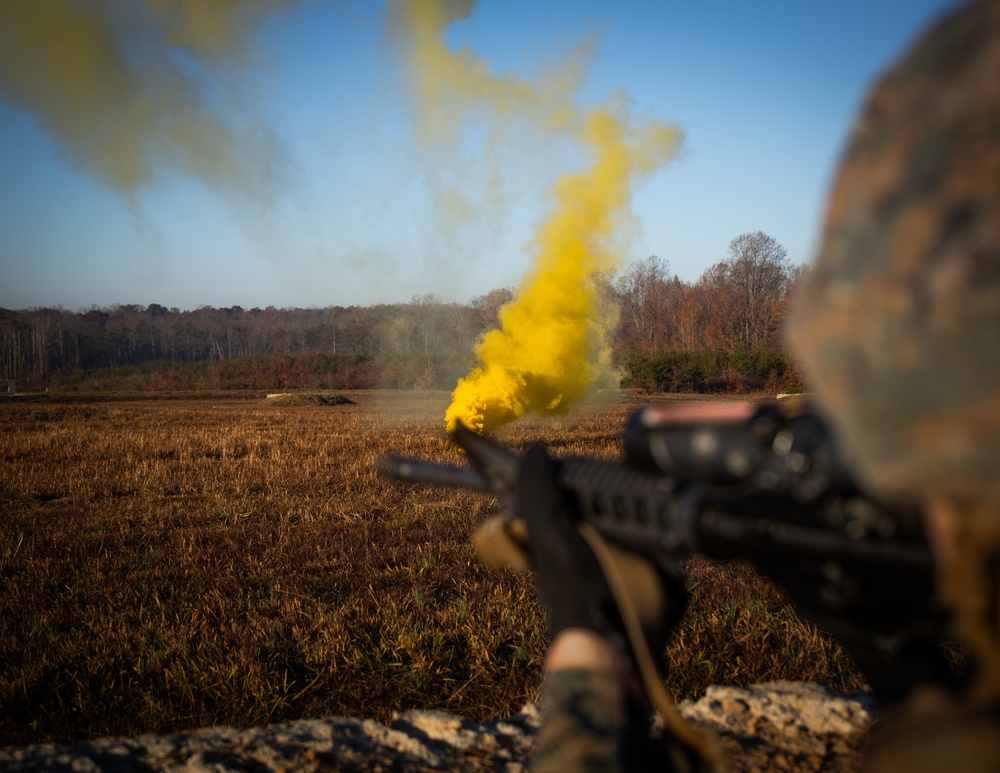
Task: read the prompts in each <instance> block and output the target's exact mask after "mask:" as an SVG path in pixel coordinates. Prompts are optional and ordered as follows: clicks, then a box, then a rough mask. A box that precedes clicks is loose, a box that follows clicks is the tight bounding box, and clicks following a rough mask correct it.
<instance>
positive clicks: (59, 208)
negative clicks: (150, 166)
mask: <svg viewBox="0 0 1000 773" xmlns="http://www.w3.org/2000/svg"><path fill="white" fill-rule="evenodd" d="M952 5H953V3H951V2H942V1H941V0H905V1H904V0H891V1H884V2H879V0H868V1H867V2H860V0H842V1H841V2H837V3H833V2H822V1H820V0H816V1H815V2H802V1H801V0H799V1H798V2H783V1H782V2H771V3H748V2H735V1H730V2H721V1H720V2H716V3H694V2H689V3H683V4H682V3H676V2H669V1H666V0H664V1H662V2H616V3H610V2H588V1H585V0H577V1H576V2H563V1H562V0H536V1H535V2H522V0H503V1H502V2H501V1H500V0H480V2H479V3H478V5H477V6H476V8H475V10H474V11H473V14H472V16H471V17H470V18H469V19H467V20H464V21H460V22H456V23H455V24H454V25H452V27H451V28H450V29H449V32H448V37H447V40H448V42H449V44H450V45H451V46H454V47H459V46H466V47H469V48H471V49H472V50H473V51H474V52H475V53H476V55H477V56H479V57H480V58H481V59H483V60H484V61H485V62H487V63H488V64H489V66H490V67H491V68H492V70H493V71H494V72H498V73H502V72H513V73H516V74H518V75H519V76H522V77H530V76H531V75H532V74H533V73H535V72H537V71H538V68H539V67H541V66H544V64H545V63H551V62H557V61H559V60H560V58H561V57H563V56H565V55H566V54H567V53H568V52H570V51H572V50H573V48H574V46H576V45H577V44H579V43H580V42H581V41H583V40H587V39H591V40H592V41H593V44H594V49H593V54H592V56H591V59H590V61H589V65H588V68H587V74H586V78H585V80H584V82H583V84H582V87H581V89H580V92H579V94H578V97H577V98H578V100H579V102H580V103H582V104H584V105H597V104H599V103H601V102H603V101H605V100H607V99H609V98H610V97H611V96H612V95H616V94H621V93H622V92H624V93H625V94H627V95H628V99H629V100H630V101H629V104H630V108H631V110H632V112H633V114H635V115H637V116H640V117H648V118H655V119H658V120H662V121H666V122H669V123H672V124H676V125H677V126H679V127H680V128H681V129H682V130H683V132H684V135H685V139H684V143H683V145H682V148H681V151H680V153H679V155H678V157H677V158H676V159H675V160H673V161H672V162H671V163H669V164H668V165H667V166H665V167H663V168H662V169H660V170H659V171H657V172H655V173H654V174H652V175H651V176H650V177H648V178H646V179H644V180H642V181H641V182H640V183H639V184H638V185H637V187H636V190H635V195H634V200H633V214H634V218H633V221H632V223H631V227H630V228H629V230H628V232H627V234H626V236H627V238H624V239H623V240H622V255H621V259H622V265H623V266H626V265H627V264H628V263H629V262H630V261H632V260H636V259H641V258H644V257H646V256H648V255H652V254H655V255H658V256H660V257H661V258H664V259H666V260H667V261H669V263H670V268H671V270H672V271H673V272H674V273H676V274H677V275H678V276H680V278H681V279H684V280H687V281H694V280H696V279H697V278H698V277H699V276H700V275H701V274H702V272H703V271H705V269H707V268H708V267H710V266H711V265H712V264H714V263H716V262H717V261H719V260H721V259H723V258H725V257H726V247H727V245H728V244H729V242H730V240H732V239H733V238H734V237H735V236H737V235H738V234H740V233H742V232H745V231H751V230H756V229H762V230H764V231H766V232H767V233H769V234H770V235H771V236H773V237H774V238H775V239H777V240H778V241H779V242H780V243H781V244H782V245H783V246H784V247H785V248H786V249H787V251H788V255H789V258H790V259H791V260H792V261H793V262H794V263H806V262H809V260H810V259H811V257H812V254H813V251H814V249H815V245H816V242H817V238H818V234H819V230H820V226H821V222H822V211H823V201H824V199H825V196H826V192H827V189H828V187H829V185H830V182H831V177H832V174H833V171H834V169H835V167H836V163H837V159H838V157H839V154H840V152H841V150H842V148H843V146H844V142H845V140H846V138H847V134H848V131H849V128H850V125H851V122H852V120H853V117H854V115H855V113H856V112H857V110H858V108H859V106H860V104H861V100H862V98H863V95H864V93H865V91H866V90H867V87H868V85H869V84H870V82H871V80H872V78H873V77H874V76H876V75H877V74H878V73H879V72H881V71H882V70H883V69H884V68H885V67H886V66H888V65H889V64H890V63H891V62H892V61H893V60H894V59H895V58H896V57H897V56H898V55H899V54H900V53H901V52H902V51H903V50H904V49H905V46H906V45H907V44H908V42H909V41H911V40H912V38H913V36H914V35H915V34H916V33H917V32H918V31H919V30H921V29H923V28H924V27H925V26H926V25H927V24H928V23H929V22H930V21H931V20H933V19H934V18H936V17H937V16H938V15H939V14H940V13H941V12H942V11H943V10H945V9H947V8H949V7H950V6H952ZM252 43H253V45H252V46H251V47H250V48H249V49H248V53H247V56H246V57H245V61H244V62H243V63H242V66H241V67H239V68H229V69H228V70H227V71H226V82H225V84H224V89H225V93H226V95H227V98H230V99H232V100H233V103H234V104H236V105H238V108H234V109H238V111H239V116H240V117H239V120H240V121H243V116H244V115H245V116H246V124H247V125H248V126H250V127H264V129H266V131H268V132H269V133H270V137H271V140H272V141H271V142H270V143H269V144H268V145H267V151H266V152H267V153H268V155H269V158H268V163H269V169H270V170H271V172H272V175H273V177H272V178H271V179H269V181H268V183H267V185H265V186H263V187H262V188H261V189H260V190H255V191H253V192H248V191H243V190H234V189H232V188H225V187H222V188H220V187H218V186H215V187H213V186H210V185H206V184H205V183H204V182H203V181H202V180H201V179H199V178H198V177H197V176H192V175H190V174H186V173H184V172H183V170H179V169H177V168H171V167H170V166H166V165H163V166H158V167H157V168H156V170H155V171H156V173H155V175H154V176H153V178H152V180H151V181H149V182H148V183H147V184H144V185H143V186H141V187H140V188H138V189H137V190H136V191H134V192H122V191H120V190H118V189H115V188H113V187H111V186H110V185H108V184H107V183H106V182H104V181H103V180H102V179H100V178H98V177H96V176H95V175H93V174H92V173H91V172H90V171H88V169H87V168H84V167H81V165H80V163H79V162H78V161H77V159H76V158H75V157H74V156H73V154H72V153H71V152H69V151H67V149H66V148H65V147H62V146H61V145H60V144H58V143H57V142H55V141H53V139H52V138H51V137H50V136H49V135H47V134H45V133H43V132H42V131H41V130H40V129H39V128H38V125H37V122H36V119H35V117H34V116H33V115H32V114H31V113H29V112H28V111H26V110H25V109H23V108H21V107H19V106H17V105H15V104H13V103H11V102H0V139H2V142H0V268H2V278H0V306H2V307H5V308H16V309H20V308H30V307H36V306H62V307H64V308H68V309H85V308H89V307H90V306H92V305H96V306H110V305H113V304H117V303H137V304H143V305H146V304H150V303H159V304H162V305H164V306H168V307H178V308H181V309H193V308H197V307H199V306H203V305H211V306H231V305H240V306H243V307H244V308H250V307H253V306H260V307H264V306H269V305H271V306H278V307H309V306H317V307H322V306H328V305H352V304H357V305H368V304H373V303H382V302H387V303H392V302H405V301H409V300H410V299H411V298H412V297H414V296H416V295H424V294H428V293H433V294H436V295H438V296H439V297H441V298H442V299H444V300H446V301H460V302H464V301H467V300H469V299H470V298H472V297H473V296H476V295H480V294H483V293H486V292H488V291H489V290H490V289H493V288H495V287H501V286H513V285H516V284H517V281H518V279H519V278H520V276H521V275H522V273H523V272H524V271H525V269H526V268H527V266H528V264H529V261H530V255H529V253H528V251H527V250H526V249H525V246H524V245H525V244H526V243H527V242H528V241H529V240H530V239H531V237H532V235H533V233H534V232H535V230H536V228H537V227H538V225H539V224H540V223H541V221H542V220H543V218H544V217H545V215H546V213H547V211H548V210H549V208H550V206H551V200H550V190H551V187H552V185H553V183H554V181H555V179H556V178H557V176H558V175H559V174H561V173H564V172H576V171H579V169H580V167H581V165H582V156H581V153H580V151H579V149H578V148H574V147H573V146H571V145H568V144H566V143H559V142H556V141H553V140H551V139H543V138H538V137H535V136H532V135H531V134H530V133H525V134H523V135H515V136H514V137H513V138H512V139H510V141H509V142H507V143H505V144H504V145H503V146H501V147H499V148H492V149H489V150H485V149H484V148H483V146H482V145H481V144H480V140H481V139H482V135H483V130H482V127H478V130H477V126H476V125H475V124H474V123H473V125H472V126H471V127H466V128H467V129H469V130H468V131H465V132H463V133H461V134H460V135H459V136H458V138H457V139H456V144H455V145H454V146H453V147H451V148H448V149H444V150H442V149H441V148H427V147H424V146H422V145H421V144H420V143H419V142H416V141H415V139H414V133H413V126H414V122H413V116H412V112H411V110H410V102H409V98H408V97H407V95H406V94H405V90H404V87H403V84H402V78H401V76H400V73H401V70H400V68H401V65H400V62H399V61H398V60H396V59H394V58H393V57H392V56H391V54H390V52H389V50H388V47H387V45H386V42H385V38H384V34H383V11H382V8H381V6H380V4H378V3H375V2H368V1H366V0H353V1H352V0H345V1H343V2H325V1H324V2H321V1H317V2H311V3H305V4H303V5H300V6H296V7H294V8H293V9H292V10H290V11H288V12H285V13H282V14H281V15H279V16H275V17H273V18H270V19H268V20H266V21H265V22H264V24H263V25H262V26H261V27H260V28H259V30H257V31H256V33H255V35H254V38H253V41H252ZM202 85H203V86H204V88H205V89H206V93H208V94H216V93H221V89H222V88H223V87H219V88H218V89H217V87H216V85H215V84H212V83H210V82H205V83H203V84H202ZM234 95H235V96H234ZM261 152H262V151H261V150H260V148H259V147H257V146H255V147H254V149H253V155H250V154H248V155H247V157H246V158H247V163H248V164H254V163H257V162H260V161H261V159H260V158H259V156H260V154H261ZM442 181H446V182H455V181H457V182H458V183H460V184H461V185H462V186H463V190H464V191H465V193H466V194H467V202H468V203H469V204H471V207H469V209H468V210H467V211H465V212H464V214H463V216H462V217H457V216H456V215H454V214H453V213H451V214H449V213H446V212H443V211H442V209H441V207H440V198H439V197H438V196H437V195H436V193H435V191H436V190H437V188H438V186H439V185H440V184H441V183H442Z"/></svg>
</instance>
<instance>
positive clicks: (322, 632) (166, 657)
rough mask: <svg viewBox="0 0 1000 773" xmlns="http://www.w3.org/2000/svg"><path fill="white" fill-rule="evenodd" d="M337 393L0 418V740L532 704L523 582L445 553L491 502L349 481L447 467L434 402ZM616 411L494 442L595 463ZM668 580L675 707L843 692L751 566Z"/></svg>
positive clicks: (75, 406) (466, 551) (423, 397)
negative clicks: (415, 464)
mask: <svg viewBox="0 0 1000 773" xmlns="http://www.w3.org/2000/svg"><path fill="white" fill-rule="evenodd" d="M347 396H349V397H350V398H351V399H353V400H354V401H355V402H356V404H354V405H305V406H297V405H287V404H286V405H276V404H274V402H275V401H267V400H265V399H263V395H262V394H249V393H244V394H222V393H219V394H204V395H197V396H193V395H177V394H174V395H163V396H159V397H157V396H150V397H148V398H145V399H135V397H134V396H133V397H132V398H130V399H125V396H115V395H94V396H89V397H86V398H82V397H60V396H58V395H44V396H38V397H36V398H7V399H2V400H0V745H13V744H25V743H34V742H41V741H46V740H57V741H65V740H71V739H82V738H87V737H93V736H98V735H108V734H136V733H144V732H159V731H167V730H180V729H185V728H194V727H199V726H205V725H212V724H231V725H237V726H249V725H256V724H262V723H267V722H275V721H279V720H287V719H293V718H299V717H312V716H327V715H353V716H368V717H374V718H377V719H381V720H386V719H388V718H389V717H390V716H391V714H392V712H393V711H398V710H404V709H409V708H422V707H434V708H441V709H445V710H448V711H452V712H455V713H458V714H462V715H464V716H466V717H468V718H470V719H484V718H495V717H500V716H504V715H508V714H510V713H512V712H514V711H516V710H517V709H518V708H520V706H521V705H522V703H523V702H524V701H526V700H531V699H534V698H535V697H536V695H537V691H538V687H539V680H540V664H541V659H542V656H543V652H544V646H545V638H544V620H543V617H542V615H543V612H542V609H541V607H540V606H539V604H538V602H537V600H536V597H535V593H534V590H533V586H532V584H531V582H530V578H529V577H527V576H525V575H522V574H518V573H515V572H513V571H493V570H487V569H485V568H483V567H482V566H481V565H480V564H479V563H478V561H477V559H476V557H475V555H474V553H473V552H472V550H471V548H470V547H469V544H468V535H469V533H470V532H471V530H472V529H473V528H474V526H475V525H476V524H477V523H478V522H480V521H481V520H482V519H483V518H485V517H486V516H487V515H488V514H489V513H490V512H491V511H492V508H493V507H494V503H492V502H491V501H490V500H489V499H488V498H486V497H483V496H480V495H476V494H472V493H464V492H455V491H447V490H441V489H432V488H428V487H423V486H406V485H400V484H396V483H393V482H390V481H386V480H383V479H381V478H379V477H378V476H377V474H376V472H375V460H376V459H377V458H378V456H379V455H380V454H382V453H385V452H389V451H391V452H396V453H403V454H406V455H415V456H421V457H426V458H428V459H434V460H440V461H446V462H450V463H455V464H459V463H461V459H460V457H459V455H458V453H457V452H456V451H455V449H454V447H453V446H452V445H451V443H450V442H449V440H448V439H447V437H446V435H445V433H444V431H443V421H442V417H443V413H444V409H445V408H446V406H447V403H448V395H447V394H445V393H441V392H428V393H419V392H357V393H347ZM168 397H169V398H171V399H166V398H168ZM196 397H197V399H195V398H196ZM633 408H634V405H628V404H624V405H622V404H619V405H614V406H603V407H598V406H593V407H587V408H581V409H579V410H577V411H575V412H573V413H570V414H568V415H566V416H563V417H560V418H557V419H547V420H545V421H542V420H531V421H526V422H523V423H521V424H519V425H516V426H514V427H511V428H508V429H505V430H503V431H502V432H501V433H500V434H499V436H500V438H501V439H502V440H503V441H504V442H505V443H508V444H510V445H511V446H513V447H515V448H523V447H524V446H525V445H527V444H529V443H531V442H535V441H545V442H548V443H549V444H550V447H551V449H552V451H553V452H554V453H555V454H557V455H558V454H565V453H577V454H588V455H592V456H600V457H603V458H618V456H619V453H620V448H619V435H620V432H621V427H622V423H623V421H624V419H625V417H626V416H627V415H628V413H629V412H630V411H631V410H632V409H633ZM687 568H688V571H689V584H690V586H691V588H692V603H691V606H690V609H689V612H688V614H687V616H686V618H685V620H684V622H683V623H682V625H681V627H680V629H679V630H678V632H677V635H676V636H675V639H674V641H673V643H672V644H671V646H670V648H669V650H668V653H667V657H668V658H669V662H670V663H671V664H672V668H671V675H670V677H669V680H668V688H669V689H670V691H671V692H672V693H673V694H674V695H675V696H676V697H678V698H683V697H686V696H690V695H693V694H696V693H698V692H700V691H701V690H703V689H704V687H705V686H707V685H708V684H713V683H731V684H747V683H753V682H757V681H762V680H767V679H779V678H785V679H808V680H815V681H818V682H820V683H822V684H825V685H827V686H829V687H832V688H836V689H850V688H854V687H857V686H858V685H859V684H860V678H859V676H858V675H857V673H856V672H855V671H854V670H853V668H852V666H851V664H850V663H849V662H848V661H847V659H846V658H845V656H844V655H843V654H842V653H841V651H840V650H839V649H838V648H837V647H835V646H834V645H833V644H831V643H830V642H829V641H828V640H826V639H825V638H823V637H822V636H820V635H819V634H817V633H816V631H815V630H814V629H812V628H811V627H810V626H808V625H806V624H804V623H802V622H800V621H799V620H798V618H797V617H796V616H795V615H794V613H793V612H792V611H791V609H790V608H789V606H788V605H787V603H786V602H785V600H784V598H783V597H782V596H781V594H780V593H778V592H777V591H776V590H775V589H774V588H773V587H772V586H771V585H770V584H769V583H767V582H765V581H763V580H762V579H761V578H759V577H758V576H757V575H756V574H755V573H754V572H753V571H751V570H750V569H748V568H746V567H744V566H741V565H716V564H712V563H709V562H707V561H704V560H696V561H692V562H690V563H689V564H688V567H687Z"/></svg>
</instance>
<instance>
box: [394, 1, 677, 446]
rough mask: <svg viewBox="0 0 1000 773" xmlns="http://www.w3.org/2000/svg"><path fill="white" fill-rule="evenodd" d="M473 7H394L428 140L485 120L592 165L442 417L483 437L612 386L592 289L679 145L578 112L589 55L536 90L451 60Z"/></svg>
mask: <svg viewBox="0 0 1000 773" xmlns="http://www.w3.org/2000/svg"><path fill="white" fill-rule="evenodd" d="M472 5H473V3H472V2H468V1H462V0H455V1H452V2H448V1H447V0H414V1H413V2H407V1H406V0H397V1H396V2H393V3H391V4H390V8H389V16H388V19H389V30H390V37H391V39H392V40H393V41H394V42H395V43H396V44H397V45H400V46H401V48H402V50H403V53H404V55H405V56H406V61H407V62H408V64H409V67H410V77H411V79H412V88H413V92H414V95H415V98H416V107H417V114H418V119H419V124H418V126H419V130H420V134H421V137H422V138H423V139H424V140H435V139H444V140H448V141H450V140H451V139H452V138H453V135H454V133H455V132H456V131H457V128H458V127H459V126H460V125H461V123H462V121H463V120H464V118H465V117H466V116H467V115H470V114H474V115H476V116H482V115H483V114H486V115H488V117H489V118H490V119H492V120H493V121H494V122H502V121H506V120H510V119H512V118H519V119H524V120H526V121H528V122H529V123H531V124H532V125H534V126H535V127H536V128H537V129H539V130H541V131H544V132H546V133H550V134H554V135H556V136H559V137H562V138H565V139H570V140H574V141H578V142H583V143H584V144H585V146H586V148H587V149H588V150H589V152H590V154H591V156H592V162H591V164H590V166H589V168H588V169H587V170H586V171H584V172H581V173H578V174H567V175H564V176H563V177H561V178H560V179H559V181H558V182H557V184H556V187H555V209H554V211H553V213H552V214H551V216H550V217H548V219H547V220H546V222H545V223H544V224H543V226H542V228H541V230H540V231H539V233H538V234H537V235H536V237H535V239H534V242H533V245H532V251H533V256H534V262H533V266H532V268H531V269H530V270H529V272H528V273H527V275H526V276H525V277H524V278H523V279H522V282H521V285H520V288H519V290H518V292H517V294H516V296H515V298H514V300H513V301H512V302H511V303H510V304H508V305H507V306H505V307H504V308H503V309H502V310H501V312H500V324H501V327H500V329H498V330H494V331H492V332H490V333H488V334H487V335H486V336H484V337H483V339H482V340H481V341H480V342H479V343H478V345H477V346H476V357H477V359H478V361H479V365H478V366H477V367H475V368H474V369H473V370H472V372H471V373H469V375H468V376H467V377H466V378H464V379H461V380H460V381H459V383H458V386H457V387H456V389H455V392H454V394H453V397H452V403H451V406H450V407H449V408H448V410H447V413H446V414H445V423H446V425H447V427H448V429H452V428H453V427H454V425H455V423H456V422H457V421H462V422H463V423H464V424H466V425H467V426H469V427H471V428H473V429H475V430H476V431H478V432H484V431H488V430H490V429H493V428H495V427H498V426H500V425H502V424H504V423H507V422H510V421H513V420H515V419H518V418H521V417H522V416H524V415H525V414H527V413H529V412H537V413H541V414H547V413H553V412H559V411H563V410H566V409H567V408H568V407H569V406H570V405H571V404H572V403H573V402H574V401H575V400H578V399H579V398H581V397H583V396H584V395H586V394H587V392H588V391H589V390H590V389H591V388H592V387H593V385H594V384H596V383H598V382H600V381H601V380H603V379H606V378H607V377H608V376H609V374H610V359H611V358H610V351H609V349H608V344H607V337H608V332H609V330H610V328H611V326H612V325H613V324H614V320H613V319H611V318H610V317H609V315H608V314H607V313H606V312H603V311H602V310H601V308H600V306H599V303H598V298H597V292H596V287H595V283H594V280H595V278H596V277H597V276H598V275H599V274H601V273H603V272H606V271H608V270H610V269H613V268H615V267H616V266H617V265H618V263H619V255H618V254H617V251H616V249H615V245H616V244H617V243H618V241H619V239H618V237H620V234H621V231H622V228H623V227H624V225H625V224H626V223H627V220H628V212H629V206H630V200H631V187H632V184H633V183H634V181H635V180H636V179H637V178H638V177H639V176H641V175H643V174H647V173H648V172H650V171H652V170H653V169H655V168H657V167H659V166H661V165H662V164H664V163H666V161H667V160H669V158H670V157H671V155H672V154H673V152H674V150H675V148H676V146H677V143H678V142H679V140H680V134H679V132H678V131H677V130H676V129H674V128H672V127H669V126H666V125H664V124H662V123H658V122H652V123H649V124H646V125H643V126H640V127H638V128H634V127H632V126H631V125H630V123H631V122H630V118H629V115H628V112H627V110H626V109H625V108H624V106H621V105H619V106H618V107H617V108H613V107H597V108H593V109H590V110H586V109H583V108H580V107H579V106H577V104H576V101H575V95H576V92H577V90H578V87H579V84H580V82H581V78H582V74H583V65H584V64H585V62H586V59H587V56H588V53H589V46H583V47H581V48H580V49H579V50H577V52H576V53H575V54H574V55H572V56H570V57H569V59H568V60H567V61H566V62H565V63H564V64H563V65H562V66H560V67H558V68H553V69H550V70H549V71H548V72H546V73H543V74H542V75H541V76H539V77H538V78H536V79H535V80H533V81H530V82H529V81H527V80H524V79H521V78H518V77H516V76H512V75H506V76H498V75H494V74H492V73H491V72H490V70H489V67H488V66H487V65H486V64H485V63H484V62H483V61H482V60H480V59H479V58H478V57H476V55H475V54H474V52H472V51H470V50H467V49H466V50H461V51H458V52H453V51H451V50H450V49H448V47H447V45H446V44H445V41H444V33H445V31H446V29H447V27H448V25H449V24H451V23H452V22H453V21H456V20H458V19H463V18H466V17H468V16H469V14H470V13H471V11H472ZM497 133H498V132H494V134H493V138H494V139H496V136H497Z"/></svg>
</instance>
